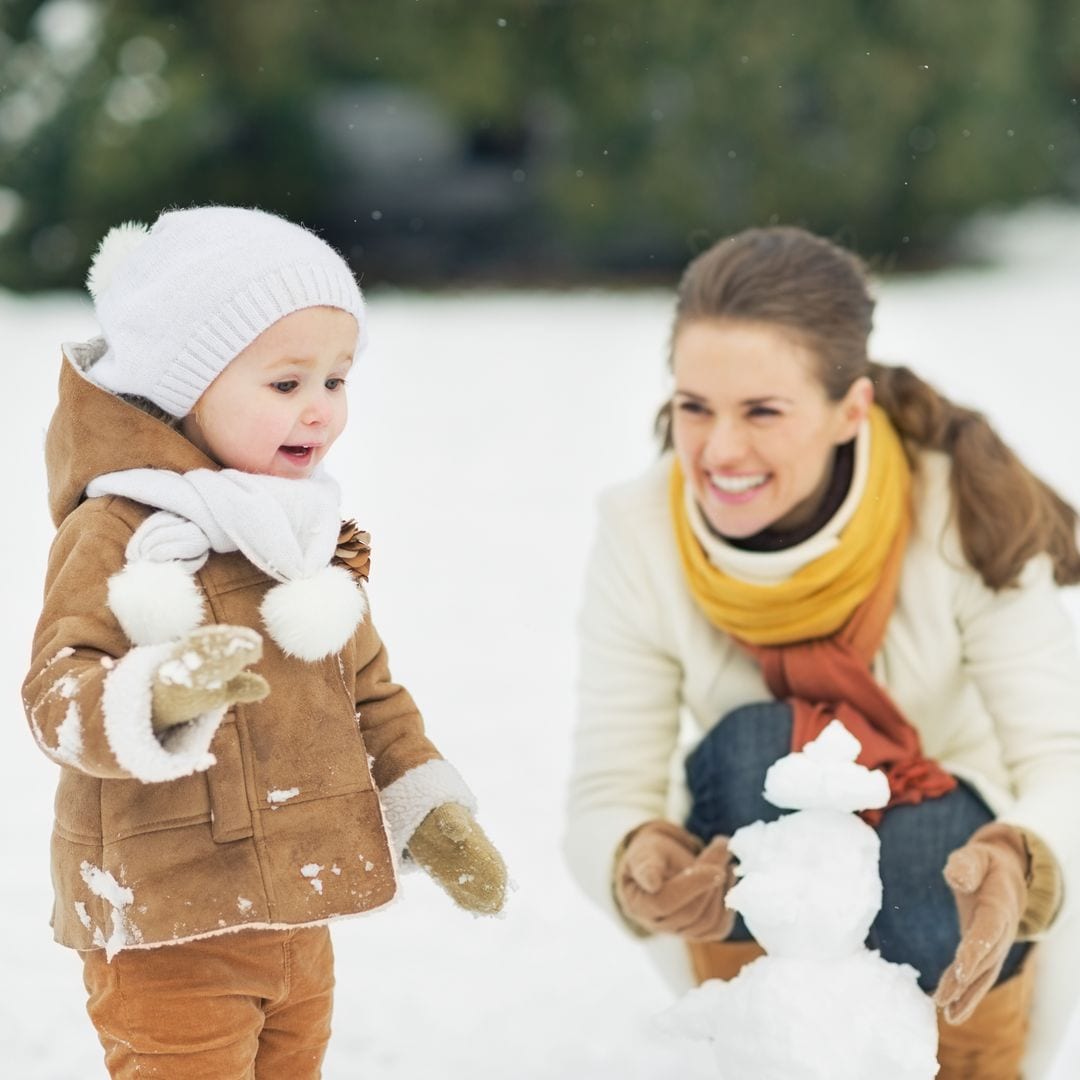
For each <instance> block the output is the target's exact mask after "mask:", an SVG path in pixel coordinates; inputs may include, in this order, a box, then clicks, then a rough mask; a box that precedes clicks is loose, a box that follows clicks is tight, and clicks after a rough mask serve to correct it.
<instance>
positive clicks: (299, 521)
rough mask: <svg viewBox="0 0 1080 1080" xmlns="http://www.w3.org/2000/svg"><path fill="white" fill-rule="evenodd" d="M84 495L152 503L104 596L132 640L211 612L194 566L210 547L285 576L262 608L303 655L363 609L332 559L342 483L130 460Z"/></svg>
mask: <svg viewBox="0 0 1080 1080" xmlns="http://www.w3.org/2000/svg"><path fill="white" fill-rule="evenodd" d="M86 490H87V494H88V495H89V496H90V497H91V498H93V497H96V496H99V495H119V496H121V497H123V498H128V499H132V500H134V501H135V502H139V503H142V504H143V505H145V506H151V507H154V508H156V510H157V512H156V513H154V514H151V515H150V516H149V517H148V518H147V519H146V520H145V521H144V522H143V523H142V524H141V525H140V526H139V527H138V528H137V529H136V530H135V532H134V534H133V535H132V536H131V539H130V540H129V541H128V545H127V549H126V552H125V555H126V558H127V562H126V564H125V566H124V569H123V570H121V572H120V573H119V574H116V575H114V576H113V577H112V578H111V579H110V581H109V590H108V603H109V607H110V609H111V610H112V612H113V614H115V615H116V617H117V620H118V621H119V623H120V625H121V627H122V628H123V630H124V632H125V633H126V634H127V636H128V638H129V639H130V640H131V641H133V642H134V643H135V644H136V645H156V644H160V643H162V642H164V641H171V640H177V639H180V638H183V637H184V635H186V634H188V633H190V632H191V631H192V630H194V629H195V627H197V626H198V625H200V624H201V622H202V620H203V619H204V617H205V615H206V611H205V607H204V604H203V601H202V597H201V595H200V594H199V590H198V588H197V586H196V584H195V581H194V577H193V575H194V574H196V573H197V572H198V570H199V569H200V568H201V567H202V565H203V563H205V561H206V559H207V556H208V555H209V553H210V552H211V551H215V552H219V553H228V552H232V551H239V552H240V553H241V554H243V555H244V556H245V557H246V558H247V559H248V561H249V562H251V563H252V564H253V565H254V566H257V567H258V568H259V569H260V570H262V571H263V573H265V574H267V575H268V576H269V577H271V578H274V579H276V580H277V581H278V582H280V584H278V585H276V586H274V587H273V588H271V589H270V590H269V591H268V592H267V594H266V596H265V597H264V599H263V603H262V605H261V607H260V614H261V616H262V620H263V625H264V626H265V628H266V630H267V631H268V632H269V634H270V636H271V637H272V638H273V639H274V641H275V642H277V644H278V645H279V646H280V647H281V649H282V650H283V651H284V652H285V653H287V654H289V655H291V656H296V657H299V658H300V659H302V660H309V661H315V660H321V659H323V658H324V657H326V656H329V655H331V654H333V653H336V652H338V651H340V650H341V648H343V647H344V645H345V643H346V642H347V641H348V639H349V638H350V637H351V635H352V634H353V633H354V631H355V630H356V627H357V626H358V625H359V624H360V622H361V621H362V619H363V618H364V616H365V614H366V613H367V601H366V599H365V597H364V595H363V592H362V591H361V590H360V588H359V587H358V585H357V583H356V582H355V581H354V580H353V578H352V575H351V574H350V573H349V572H348V570H346V569H345V568H343V567H341V566H336V565H333V564H332V560H333V557H334V552H335V549H336V546H337V539H338V535H339V530H340V525H341V519H340V512H339V508H338V502H339V497H340V492H339V489H338V486H337V484H336V483H335V481H334V480H333V479H331V478H330V477H329V476H328V475H326V474H325V473H323V472H322V471H321V470H320V471H319V472H317V473H316V475H315V476H313V477H311V478H309V479H307V480H286V479H282V478H280V477H275V476H257V475H254V474H251V473H244V472H240V471H238V470H235V469H222V470H220V471H214V470H212V469H193V470H191V471H190V472H187V473H177V472H172V471H170V470H167V469H126V470H123V471H120V472H114V473H107V474H105V475H103V476H99V477H97V478H96V479H95V480H93V481H92V482H91V483H90V484H89V485H88V486H87V489H86Z"/></svg>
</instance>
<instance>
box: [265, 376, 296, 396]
mask: <svg viewBox="0 0 1080 1080" xmlns="http://www.w3.org/2000/svg"><path fill="white" fill-rule="evenodd" d="M270 385H271V386H272V387H273V388H274V389H275V390H276V391H277V392H278V393H279V394H288V393H291V392H292V391H293V390H295V389H296V388H297V387H298V386H299V385H300V384H299V383H298V382H297V381H296V380H295V379H283V380H282V381H281V382H275V383H271V384H270Z"/></svg>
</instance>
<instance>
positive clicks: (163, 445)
mask: <svg viewBox="0 0 1080 1080" xmlns="http://www.w3.org/2000/svg"><path fill="white" fill-rule="evenodd" d="M104 352H105V340H104V339H103V338H95V339H94V340H92V341H88V342H85V343H79V344H70V343H69V344H65V345H64V360H63V365H62V368H61V371H60V387H59V403H58V404H57V406H56V412H55V413H53V418H52V420H51V422H50V423H49V430H48V432H47V433H46V436H45V468H46V472H47V475H48V480H49V513H50V514H51V516H52V520H53V524H54V525H56V526H57V527H59V526H60V523H61V522H62V521H63V520H64V518H66V517H67V516H68V514H70V513H71V512H72V510H74V509H75V508H76V507H77V506H78V505H79V503H80V502H82V500H83V499H84V498H85V496H86V486H87V484H89V483H90V481H91V480H93V479H94V477H96V476H101V475H102V474H103V473H108V472H116V471H118V470H120V469H145V468H151V469H172V470H174V471H176V472H187V471H188V470H190V469H217V468H219V467H220V466H218V465H217V464H216V463H215V462H214V461H212V460H211V459H210V458H209V457H207V456H206V454H204V453H203V452H202V451H201V450H199V449H198V448H197V447H195V446H194V445H193V444H192V443H190V442H188V440H187V439H186V438H184V436H183V435H181V434H180V432H179V431H176V430H175V429H174V428H171V427H169V425H168V424H166V423H164V422H163V421H161V420H158V419H157V418H155V417H153V416H151V415H150V414H149V413H146V412H143V410H142V409H139V408H138V407H137V406H135V405H131V404H129V403H128V402H126V401H124V400H123V399H122V398H119V397H117V396H116V395H115V394H111V393H109V391H107V390H103V389H102V388H101V387H100V386H98V385H97V384H96V383H93V382H91V381H90V379H89V378H88V376H87V374H86V373H87V372H88V371H89V370H90V369H91V368H92V367H93V366H94V364H95V363H97V361H98V359H99V358H100V357H101V356H102V354H103V353H104Z"/></svg>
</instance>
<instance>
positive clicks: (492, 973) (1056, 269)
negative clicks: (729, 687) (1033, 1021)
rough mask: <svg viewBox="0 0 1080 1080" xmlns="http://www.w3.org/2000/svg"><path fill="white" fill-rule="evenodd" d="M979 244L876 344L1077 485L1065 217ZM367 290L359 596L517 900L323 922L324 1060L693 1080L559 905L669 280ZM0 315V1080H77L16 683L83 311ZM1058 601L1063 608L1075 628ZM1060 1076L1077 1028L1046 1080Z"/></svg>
mask: <svg viewBox="0 0 1080 1080" xmlns="http://www.w3.org/2000/svg"><path fill="white" fill-rule="evenodd" d="M984 235H986V236H987V237H988V238H989V242H990V243H991V247H992V250H993V251H994V252H996V253H997V255H998V257H999V258H1000V259H1001V260H1002V261H1001V262H1000V264H999V265H997V266H996V267H993V268H987V269H983V270H977V271H976V270H970V271H962V272H960V271H954V272H949V273H942V274H937V275H933V276H927V277H914V278H905V279H892V280H890V281H888V282H887V283H885V284H884V285H883V286H882V288H881V289H880V294H881V302H880V307H879V316H878V329H877V331H876V334H875V354H876V355H877V356H878V357H879V358H880V359H882V360H886V361H893V362H904V363H907V364H909V365H910V366H912V367H914V368H915V369H916V370H918V371H920V372H921V373H923V374H926V375H928V376H929V377H931V378H932V379H934V380H936V381H937V382H938V384H939V385H941V386H942V387H943V388H944V389H945V390H947V391H949V392H951V393H953V394H954V395H955V396H956V397H957V398H959V399H962V400H965V401H967V402H969V403H973V404H976V405H978V406H979V407H981V408H983V409H984V410H985V411H986V412H987V413H988V414H989V415H990V416H991V418H992V419H993V420H994V421H995V422H996V423H997V424H998V425H999V426H1000V428H1001V429H1002V430H1003V431H1004V432H1005V434H1006V436H1007V437H1008V438H1009V439H1010V440H1011V441H1012V443H1013V444H1014V445H1015V446H1016V448H1017V449H1018V450H1020V451H1021V452H1022V453H1023V454H1024V455H1025V457H1026V458H1027V460H1028V461H1029V462H1030V463H1031V464H1032V465H1033V466H1034V467H1035V468H1037V469H1038V470H1040V471H1041V472H1042V473H1043V474H1044V475H1045V476H1046V477H1047V478H1048V479H1049V480H1051V481H1052V482H1054V483H1055V484H1057V485H1058V486H1059V488H1060V489H1061V490H1062V491H1063V492H1064V493H1065V494H1066V495H1068V496H1069V497H1070V498H1071V499H1072V500H1073V501H1074V502H1080V476H1078V474H1077V471H1076V461H1077V458H1078V457H1080V454H1078V451H1080V438H1078V435H1077V428H1076V420H1075V409H1076V404H1075V403H1076V401H1077V400H1078V399H1080V365H1078V364H1077V363H1076V358H1077V356H1076V338H1075V327H1076V322H1075V318H1076V317H1075V313H1074V312H1075V303H1074V302H1075V294H1076V281H1077V276H1078V275H1080V215H1076V214H1071V215H1070V214H1062V213H1060V212H1054V211H1038V210H1031V211H1027V212H1025V213H1023V214H1021V215H1018V216H1014V217H1012V218H1010V219H1007V220H1006V221H1005V222H1004V223H1003V224H999V225H997V226H995V229H994V230H993V231H989V230H988V231H987V232H986V233H985V234H984ZM369 299H370V312H371V339H372V345H371V347H370V349H369V351H368V353H367V355H366V356H365V358H364V359H363V361H362V362H361V364H360V365H359V368H358V373H357V375H356V376H355V377H354V379H353V380H352V385H351V387H350V400H351V403H352V408H353V418H352V421H351V424H350V427H349V429H348V431H347V432H346V433H345V435H344V436H343V438H342V441H341V442H340V443H339V445H338V447H337V448H336V449H335V451H334V453H333V455H332V456H331V459H330V467H331V470H332V471H333V472H334V473H335V475H336V476H337V477H338V478H339V479H340V480H341V481H342V484H343V487H344V489H345V493H346V507H347V509H348V512H349V513H352V514H355V515H356V516H357V518H358V519H359V521H360V523H361V525H362V526H363V527H364V528H368V529H370V530H371V532H372V533H373V536H374V564H373V565H374V579H373V582H372V587H371V597H372V606H373V613H374V617H375V619H376V622H377V624H378V625H379V627H380V630H381V632H382V635H383V637H384V638H385V639H386V640H387V642H388V643H389V647H390V650H391V656H392V658H393V662H394V670H395V672H396V675H397V677H398V678H399V679H400V680H401V681H403V682H404V683H406V685H408V686H409V687H410V689H411V690H412V691H413V693H414V694H415V696H416V697H417V698H418V700H419V702H420V704H421V706H422V708H423V709H424V711H425V714H426V716H427V720H428V725H429V728H430V730H431V731H432V733H433V735H434V737H435V739H436V741H437V742H438V744H439V745H440V747H441V749H442V750H443V752H444V753H445V754H446V755H447V756H448V757H449V758H450V759H451V760H452V761H454V762H455V763H456V764H457V765H458V766H459V768H460V769H461V770H462V772H463V773H464V774H465V776H466V777H467V778H468V779H469V781H470V783H471V784H472V786H473V787H474V789H475V790H476V792H477V794H478V795H479V798H480V804H481V814H480V816H481V820H482V822H483V823H484V825H485V826H486V827H487V828H488V830H489V831H490V833H491V835H492V836H493V838H494V839H495V841H496V843H497V844H498V845H499V846H500V847H501V848H502V850H503V851H504V852H505V853H506V856H507V859H508V862H509V863H510V866H511V870H512V873H513V876H514V878H515V880H516V883H517V887H518V888H517V892H516V893H515V895H514V897H513V900H512V904H511V906H510V909H509V911H508V912H507V914H506V917H505V918H503V919H501V920H494V921H493V920H480V919H473V918H471V917H469V916H468V915H465V914H462V913H461V912H459V911H457V910H456V909H454V908H453V907H452V906H451V904H450V903H449V901H448V900H447V899H446V898H445V897H444V896H443V895H442V894H441V893H440V892H438V890H437V889H435V888H434V887H433V886H432V885H430V883H429V882H428V881H427V880H426V879H424V878H423V877H422V876H421V875H414V876H410V877H409V878H408V880H407V881H406V884H405V887H404V890H403V893H404V895H403V899H402V900H401V901H400V902H399V903H397V904H396V905H394V906H393V907H392V908H391V909H389V910H387V911H386V912H383V913H379V914H377V915H375V916H372V917H368V918H364V919H356V920H353V921H351V922H343V923H340V924H338V927H337V929H336V931H335V944H336V949H337V957H338V997H337V1006H336V1023H335V1034H334V1038H333V1041H332V1043H331V1048H330V1052H329V1054H328V1058H327V1063H326V1072H325V1075H326V1076H327V1078H328V1080H351V1078H353V1077H360V1076H379V1077H383V1078H385V1080H420V1078H428V1077H432V1078H438V1080H454V1078H457V1077H466V1076H467V1077H469V1078H470V1080H489V1078H490V1080H505V1077H507V1076H513V1077H515V1080H550V1078H554V1077H559V1078H562V1077H569V1078H574V1080H578V1078H580V1080H615V1078H618V1080H658V1078H663V1077H667V1076H671V1075H680V1076H681V1077H683V1078H685V1080H705V1078H707V1077H711V1076H712V1075H714V1074H713V1072H712V1068H711V1064H710V1061H711V1059H710V1055H709V1053H708V1052H707V1050H706V1049H705V1048H704V1046H696V1045H692V1044H683V1043H679V1044H675V1043H672V1042H667V1041H664V1040H663V1038H661V1037H660V1036H659V1035H657V1034H654V1033H653V1032H652V1030H651V1027H650V1022H651V1018H652V1017H654V1016H655V1015H656V1013H658V1012H659V1011H660V1010H662V1009H663V1008H664V1007H665V1006H666V1005H667V1004H669V997H668V993H667V990H666V988H665V987H664V986H663V985H661V983H660V982H659V980H658V977H657V976H656V975H655V974H654V972H653V970H652V968H651V967H650V966H649V964H648V962H647V961H646V959H645V957H644V955H643V954H641V953H639V952H638V951H637V949H636V948H635V947H633V946H631V945H629V944H628V943H627V942H626V940H625V939H624V938H623V936H622V935H621V934H620V932H619V931H617V930H616V929H615V928H614V927H612V926H610V925H609V924H608V922H607V921H606V920H605V919H604V918H602V917H601V916H600V914H599V913H597V912H596V911H594V910H593V909H592V908H591V907H590V906H589V905H588V903H587V902H586V901H585V900H584V899H583V898H582V897H581V896H580V895H579V894H578V892H577V891H576V889H575V887H574V885H573V884H572V883H571V882H570V880H569V879H568V877H567V874H566V872H565V870H564V868H563V865H562V862H561V858H560V855H559V850H558V838H559V834H560V830H561V827H562V821H561V811H562V800H563V787H564V782H565V777H566V773H567V768H568V748H569V733H570V727H571V723H572V710H573V703H572V685H573V674H574V645H573V620H574V614H575V610H576V606H577V591H578V586H579V581H580V576H581V569H582V564H583V560H584V556H585V552H586V548H587V545H588V543H589V540H590V533H591V519H592V500H593V496H594V493H595V492H596V491H597V490H598V489H600V488H601V487H602V486H604V485H606V484H609V483H611V482H614V481H616V480H618V479H621V478H623V477H625V476H628V475H632V474H633V473H634V472H636V471H637V470H639V469H640V468H642V467H643V466H645V465H646V464H647V463H648V462H649V461H650V460H651V458H652V454H653V448H652V445H651V441H650V438H649V430H650V425H651V419H652V415H653V411H654V409H655V407H656V405H657V404H658V402H659V401H660V400H661V398H662V396H663V394H664V392H665V388H666V380H665V376H664V362H663V356H664V351H665V345H666V336H667V329H668V325H667V324H668V317H669V311H670V297H669V296H668V295H667V294H664V293H660V292H647V293H636V292H635V293H602V292H580V293H573V294H565V295H558V294H513V295H509V294H481V295H477V294H466V295H439V296H429V295H418V294H391V293H375V294H374V295H372V296H371V297H370V298H369ZM0 332H2V338H3V342H4V346H5V350H6V351H7V353H8V362H9V364H12V363H14V364H29V365H30V366H29V367H20V368H19V369H18V370H19V371H20V372H21V374H18V375H13V376H12V377H11V378H10V379H9V386H10V387H13V388H14V389H15V393H16V394H17V395H19V396H18V397H17V399H16V400H15V401H12V402H9V406H8V409H7V416H6V422H5V428H6V431H7V437H8V445H9V446H11V447H12V448H13V460H12V461H11V462H10V463H9V467H10V468H9V479H10V481H11V483H12V491H11V493H10V499H11V503H10V504H9V505H13V506H14V508H15V514H16V516H15V517H14V518H12V517H9V518H8V521H9V525H8V527H7V528H6V529H5V531H4V535H3V556H4V564H5V565H6V566H7V567H8V575H7V580H6V582H5V585H4V598H5V603H4V609H5V616H6V617H5V618H4V620H3V626H2V630H0V633H2V635H3V636H2V638H0V680H2V687H3V695H4V700H5V701H6V702H7V706H8V713H9V722H8V723H5V724H4V725H3V726H2V727H0V752H2V754H3V760H6V761H7V762H8V763H9V766H10V768H9V770H8V775H7V777H6V778H5V780H4V781H3V783H2V784H0V850H2V851H3V852H4V871H3V874H2V876H0V911H2V913H3V925H4V926H5V928H6V930H7V933H6V935H5V939H4V942H3V945H2V946H0V958H2V959H0V966H2V970H3V972H4V976H5V977H4V978H3V979H2V981H0V1040H2V1042H0V1047H2V1051H3V1055H2V1056H3V1060H4V1072H5V1075H9V1076H18V1077H20V1080H71V1078H74V1077H78V1078H86V1077H95V1076H104V1069H103V1067H102V1065H101V1063H100V1051H99V1048H98V1046H97V1043H96V1040H95V1037H94V1035H93V1033H92V1030H91V1027H90V1024H89V1021H88V1020H87V1019H86V1017H85V1013H84V1012H83V1002H82V997H83V995H82V988H81V985H80V970H79V963H78V960H77V959H76V957H75V956H74V955H73V954H70V953H68V952H67V951H65V950H63V949H61V948H59V947H58V946H55V945H53V944H52V942H51V937H50V932H49V929H48V926H47V919H48V910H49V905H50V890H49V871H48V836H49V826H50V820H51V800H52V793H53V787H54V783H55V766H53V765H52V764H51V763H50V762H48V761H47V760H46V759H45V758H44V756H43V755H41V754H40V753H39V752H38V751H37V750H36V749H35V748H34V746H33V742H32V740H31V738H30V737H29V735H28V733H27V731H26V728H25V724H24V722H23V720H22V718H21V709H20V706H19V700H18V687H19V683H20V682H21V679H22V676H23V673H24V668H25V663H26V659H27V653H28V648H29V638H30V634H31V632H32V628H33V624H34V620H35V619H36V616H37V611H38V606H39V602H40V587H41V580H42V575H43V572H44V565H45V558H46V553H47V549H48V544H49V540H50V535H51V527H50V525H49V522H48V519H47V514H46V509H45V481H44V470H43V465H42V461H41V441H42V436H43V432H44V429H45V426H46V424H47V422H48V417H49V414H50V412H51V409H52V403H53V394H54V387H55V379H56V375H57V371H58V359H59V352H58V344H59V342H60V341H61V340H64V339H78V338H82V337H87V336H90V335H91V334H92V333H93V332H94V324H93V320H92V315H91V311H90V308H89V304H88V303H87V302H85V301H84V300H82V299H80V298H78V297H75V296H70V295H53V296H45V297H41V298H36V299H16V298H14V297H12V296H9V295H5V294H0ZM15 522H17V523H18V524H17V527H15ZM1077 592H1078V591H1077V590H1071V591H1070V593H1069V594H1068V595H1067V597H1066V602H1067V603H1068V604H1069V606H1070V610H1071V611H1072V613H1073V615H1074V618H1075V619H1076V621H1077V624H1078V625H1080V596H1078V595H1077ZM1078 1074H1080V1024H1078V1025H1074V1031H1073V1033H1072V1036H1071V1041H1070V1043H1069V1044H1068V1045H1067V1046H1066V1047H1065V1049H1064V1050H1063V1053H1062V1056H1061V1059H1060V1061H1059V1065H1058V1069H1057V1071H1056V1073H1055V1074H1054V1077H1053V1078H1052V1080H1064V1078H1065V1077H1066V1076H1069V1077H1072V1076H1076V1075H1078ZM1047 1080H1051V1078H1047Z"/></svg>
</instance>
